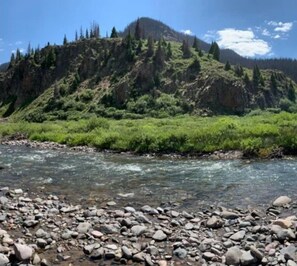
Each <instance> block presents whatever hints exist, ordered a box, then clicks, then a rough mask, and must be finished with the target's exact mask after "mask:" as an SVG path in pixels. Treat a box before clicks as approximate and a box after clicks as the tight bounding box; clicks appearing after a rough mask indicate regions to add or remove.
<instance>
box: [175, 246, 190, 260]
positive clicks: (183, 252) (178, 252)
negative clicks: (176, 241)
mask: <svg viewBox="0 0 297 266" xmlns="http://www.w3.org/2000/svg"><path fill="white" fill-rule="evenodd" d="M187 254H188V252H187V250H186V249H184V248H177V249H175V250H174V251H173V255H174V256H176V257H178V258H180V259H184V258H186V257H187Z"/></svg>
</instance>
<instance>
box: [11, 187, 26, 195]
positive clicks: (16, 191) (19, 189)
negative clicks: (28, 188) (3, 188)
mask: <svg viewBox="0 0 297 266" xmlns="http://www.w3.org/2000/svg"><path fill="white" fill-rule="evenodd" d="M13 192H14V194H23V193H24V192H23V190H22V189H21V188H18V189H15V190H14V191H13Z"/></svg>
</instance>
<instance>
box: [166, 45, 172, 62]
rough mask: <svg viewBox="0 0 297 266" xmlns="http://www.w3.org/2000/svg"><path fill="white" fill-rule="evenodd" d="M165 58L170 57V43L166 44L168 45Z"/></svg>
mask: <svg viewBox="0 0 297 266" xmlns="http://www.w3.org/2000/svg"><path fill="white" fill-rule="evenodd" d="M166 56H167V58H168V59H169V58H171V57H172V49H171V43H170V42H168V44H167V52H166Z"/></svg>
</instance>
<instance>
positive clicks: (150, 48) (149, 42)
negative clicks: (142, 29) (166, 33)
mask: <svg viewBox="0 0 297 266" xmlns="http://www.w3.org/2000/svg"><path fill="white" fill-rule="evenodd" d="M153 55H154V40H153V38H152V37H151V36H149V37H148V39H147V52H146V56H147V57H151V56H153Z"/></svg>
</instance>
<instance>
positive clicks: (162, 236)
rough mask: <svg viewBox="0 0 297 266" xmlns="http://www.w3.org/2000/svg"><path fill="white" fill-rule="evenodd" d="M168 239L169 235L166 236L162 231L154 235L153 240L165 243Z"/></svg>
mask: <svg viewBox="0 0 297 266" xmlns="http://www.w3.org/2000/svg"><path fill="white" fill-rule="evenodd" d="M166 238H167V235H166V234H164V232H163V231H162V230H158V231H157V232H156V233H155V234H154V235H153V239H154V240H156V241H164V240H165V239H166Z"/></svg>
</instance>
